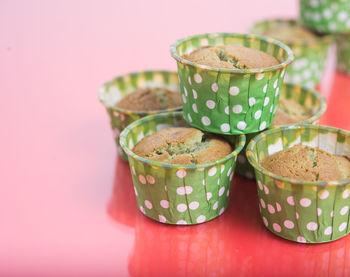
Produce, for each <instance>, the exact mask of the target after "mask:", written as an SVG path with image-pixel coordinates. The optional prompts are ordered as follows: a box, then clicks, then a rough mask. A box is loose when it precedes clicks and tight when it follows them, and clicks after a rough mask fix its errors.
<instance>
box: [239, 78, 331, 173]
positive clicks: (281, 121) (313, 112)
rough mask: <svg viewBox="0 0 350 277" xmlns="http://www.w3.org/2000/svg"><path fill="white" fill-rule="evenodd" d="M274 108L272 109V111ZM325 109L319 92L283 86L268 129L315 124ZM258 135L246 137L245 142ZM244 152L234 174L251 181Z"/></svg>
mask: <svg viewBox="0 0 350 277" xmlns="http://www.w3.org/2000/svg"><path fill="white" fill-rule="evenodd" d="M275 108H276V107H273V109H275ZM326 108H327V103H326V99H325V98H324V97H323V96H322V95H321V94H320V93H319V92H317V91H315V90H311V89H307V88H305V87H301V86H298V85H294V84H283V86H282V90H281V97H280V100H279V103H278V106H277V110H276V114H275V118H274V120H273V123H272V125H271V126H270V129H271V128H276V127H279V126H288V125H294V124H298V125H299V124H305V123H306V124H317V122H318V119H319V118H320V117H321V115H322V114H323V113H324V112H325V111H326ZM259 133H260V132H257V133H254V134H248V135H246V139H247V142H249V141H250V140H251V139H252V138H254V137H255V136H256V135H258V134H259ZM245 150H246V146H245V148H244V149H243V151H242V152H241V153H240V154H239V155H238V159H237V165H236V173H237V174H239V175H242V176H245V177H246V178H249V179H253V178H254V168H253V167H252V166H251V165H250V164H249V163H248V161H247V157H246V155H245V152H246V151H245Z"/></svg>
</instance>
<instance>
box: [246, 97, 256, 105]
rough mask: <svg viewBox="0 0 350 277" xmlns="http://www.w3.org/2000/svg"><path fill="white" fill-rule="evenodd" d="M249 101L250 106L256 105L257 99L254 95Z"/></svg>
mask: <svg viewBox="0 0 350 277" xmlns="http://www.w3.org/2000/svg"><path fill="white" fill-rule="evenodd" d="M248 102H249V106H250V107H251V106H254V105H255V102H256V100H255V98H254V97H250V98H249V100H248Z"/></svg>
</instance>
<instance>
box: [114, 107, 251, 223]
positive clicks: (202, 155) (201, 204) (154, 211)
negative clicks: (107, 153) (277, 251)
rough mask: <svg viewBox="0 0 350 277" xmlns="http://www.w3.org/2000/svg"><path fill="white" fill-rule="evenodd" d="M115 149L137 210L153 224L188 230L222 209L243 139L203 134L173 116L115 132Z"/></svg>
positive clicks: (158, 116)
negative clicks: (125, 165)
mask: <svg viewBox="0 0 350 277" xmlns="http://www.w3.org/2000/svg"><path fill="white" fill-rule="evenodd" d="M231 142H233V143H231ZM120 144H121V146H122V147H123V150H124V151H125V152H126V154H127V155H128V158H129V165H130V169H131V173H132V178H133V183H134V188H135V194H136V198H137V203H138V206H139V209H140V211H141V212H142V213H143V214H145V215H146V216H148V217H150V218H152V219H154V220H156V221H158V222H162V223H168V224H179V225H192V224H198V223H202V222H206V221H209V220H211V219H213V218H215V217H217V216H219V215H221V214H222V213H223V212H224V211H225V209H226V208H227V205H228V201H229V194H230V189H231V183H232V179H233V173H234V169H235V163H236V157H237V155H238V153H239V152H240V151H241V150H242V148H243V146H244V144H245V137H244V135H241V136H235V137H230V138H224V137H218V136H213V135H212V134H206V133H203V132H202V131H200V130H197V129H194V128H190V126H189V125H188V124H187V123H186V122H185V120H184V118H183V114H182V112H175V113H166V114H156V115H152V116H148V117H145V118H142V119H140V120H137V121H135V122H134V123H132V124H130V125H129V126H128V127H126V128H125V129H124V131H123V132H122V133H121V137H120Z"/></svg>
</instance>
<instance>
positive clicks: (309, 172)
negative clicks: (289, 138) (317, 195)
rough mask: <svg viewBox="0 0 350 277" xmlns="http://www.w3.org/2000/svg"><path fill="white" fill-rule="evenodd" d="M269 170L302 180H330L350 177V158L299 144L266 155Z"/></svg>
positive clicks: (264, 162)
mask: <svg viewBox="0 0 350 277" xmlns="http://www.w3.org/2000/svg"><path fill="white" fill-rule="evenodd" d="M260 164H261V166H262V167H264V168H265V169H267V170H268V171H270V172H272V173H274V174H276V175H279V176H282V177H287V178H292V179H296V180H301V181H312V182H328V181H338V180H343V179H349V178H350V160H349V158H348V157H345V156H338V155H333V154H330V153H328V152H326V151H324V150H322V149H319V148H314V147H310V146H305V145H302V144H297V145H295V146H293V147H291V148H288V149H284V150H282V151H279V152H277V153H274V154H272V155H269V156H267V157H265V159H263V160H262V162H261V163H260Z"/></svg>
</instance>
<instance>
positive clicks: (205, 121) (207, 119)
mask: <svg viewBox="0 0 350 277" xmlns="http://www.w3.org/2000/svg"><path fill="white" fill-rule="evenodd" d="M202 123H203V125H205V126H208V125H210V123H211V121H210V119H209V117H207V116H203V117H202Z"/></svg>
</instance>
